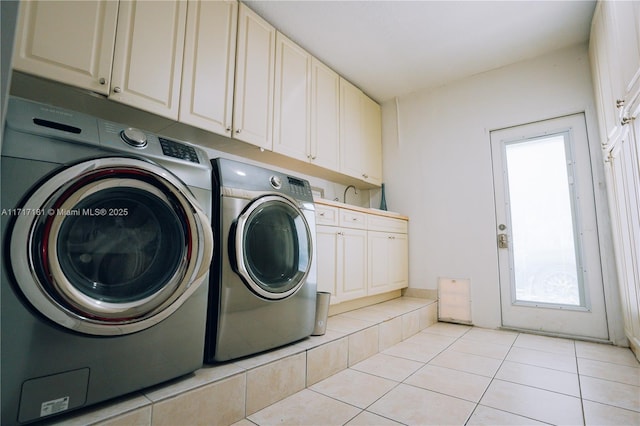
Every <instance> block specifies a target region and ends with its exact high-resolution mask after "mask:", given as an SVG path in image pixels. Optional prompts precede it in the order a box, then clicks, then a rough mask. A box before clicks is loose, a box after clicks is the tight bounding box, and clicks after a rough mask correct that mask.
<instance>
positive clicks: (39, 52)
mask: <svg viewBox="0 0 640 426" xmlns="http://www.w3.org/2000/svg"><path fill="white" fill-rule="evenodd" d="M19 14H20V15H19V18H18V24H17V29H16V48H15V50H14V58H13V67H14V68H15V69H17V70H19V71H24V72H27V73H30V74H33V75H37V76H40V77H45V78H49V79H52V80H56V81H60V82H62V83H65V84H69V85H72V86H78V87H82V88H85V89H89V90H92V91H94V92H98V93H102V94H104V95H106V94H108V93H109V87H110V86H109V85H110V81H111V63H112V60H113V48H114V40H115V35H116V22H117V19H118V2H114V1H74V2H64V1H62V2H48V1H22V2H20V12H19Z"/></svg>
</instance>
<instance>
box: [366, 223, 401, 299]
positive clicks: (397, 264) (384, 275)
mask: <svg viewBox="0 0 640 426" xmlns="http://www.w3.org/2000/svg"><path fill="white" fill-rule="evenodd" d="M367 240H368V243H369V245H368V248H369V252H368V253H369V254H368V260H369V268H368V271H367V272H368V277H369V280H368V283H369V286H368V287H369V295H372V294H378V293H386V292H388V291H392V290H397V289H400V288H404V287H407V285H408V284H409V262H408V259H409V240H408V239H407V234H396V233H391V232H377V231H369V232H368V233H367Z"/></svg>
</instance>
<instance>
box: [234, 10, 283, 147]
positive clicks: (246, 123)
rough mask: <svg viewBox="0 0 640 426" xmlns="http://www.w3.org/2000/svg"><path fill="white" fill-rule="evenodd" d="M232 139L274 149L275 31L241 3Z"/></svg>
mask: <svg viewBox="0 0 640 426" xmlns="http://www.w3.org/2000/svg"><path fill="white" fill-rule="evenodd" d="M238 15H239V16H238V46H237V53H236V80H235V101H234V108H233V121H234V124H233V128H234V130H233V137H235V138H236V139H239V140H241V141H244V142H247V143H250V144H252V145H256V146H258V147H260V148H263V149H266V150H272V149H273V134H272V128H273V94H274V87H273V86H274V72H275V47H276V30H275V28H274V27H273V26H271V25H270V24H269V23H268V22H267V21H265V20H264V19H262V18H261V17H260V16H258V15H257V14H256V13H255V12H253V11H252V10H251V9H249V8H248V7H246V6H245V5H244V4H242V3H240V7H239V12H238Z"/></svg>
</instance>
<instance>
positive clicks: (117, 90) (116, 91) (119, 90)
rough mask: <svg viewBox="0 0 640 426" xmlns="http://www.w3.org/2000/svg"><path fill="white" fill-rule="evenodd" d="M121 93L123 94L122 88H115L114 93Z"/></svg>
mask: <svg viewBox="0 0 640 426" xmlns="http://www.w3.org/2000/svg"><path fill="white" fill-rule="evenodd" d="M120 92H122V89H121V88H119V87H114V88H113V93H120Z"/></svg>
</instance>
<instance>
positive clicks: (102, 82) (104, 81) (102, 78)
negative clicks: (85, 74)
mask: <svg viewBox="0 0 640 426" xmlns="http://www.w3.org/2000/svg"><path fill="white" fill-rule="evenodd" d="M106 82H107V80H105V79H104V77H100V80H98V83H100V84H101V85H103V86H104V85H105V83H106Z"/></svg>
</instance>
